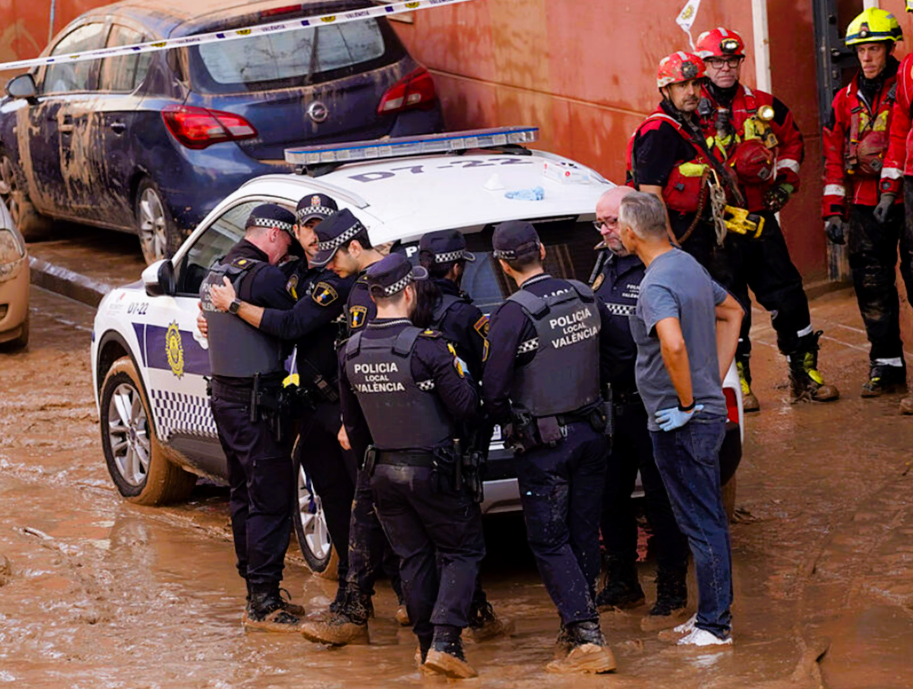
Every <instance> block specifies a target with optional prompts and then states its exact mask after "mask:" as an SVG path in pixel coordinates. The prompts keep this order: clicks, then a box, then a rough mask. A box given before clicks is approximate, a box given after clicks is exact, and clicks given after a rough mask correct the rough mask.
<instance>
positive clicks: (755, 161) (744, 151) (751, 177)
mask: <svg viewBox="0 0 913 689" xmlns="http://www.w3.org/2000/svg"><path fill="white" fill-rule="evenodd" d="M732 166H733V167H734V168H735V173H736V175H737V176H738V178H739V181H740V182H742V183H743V184H751V185H754V184H764V183H765V182H770V181H771V180H772V179H773V175H774V168H775V167H776V156H775V155H774V152H773V151H771V150H770V149H769V148H767V146H765V145H764V144H763V143H761V141H760V140H759V139H749V140H748V141H743V142H742V143H741V144H739V146H738V148H737V149H736V151H735V154H734V155H733V156H732Z"/></svg>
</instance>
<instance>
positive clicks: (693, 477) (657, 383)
mask: <svg viewBox="0 0 913 689" xmlns="http://www.w3.org/2000/svg"><path fill="white" fill-rule="evenodd" d="M618 223H619V226H620V227H621V240H622V243H623V244H624V246H625V248H626V249H627V250H628V251H630V252H632V253H635V254H637V256H638V257H639V258H640V260H641V261H643V263H644V265H645V266H646V267H647V270H646V274H645V276H644V279H643V281H642V282H641V286H640V296H639V297H638V300H637V308H636V310H635V314H634V316H633V317H632V318H631V334H632V335H633V336H634V342H635V343H636V344H637V364H636V367H635V376H636V379H637V389H638V390H639V391H640V395H641V397H642V398H643V401H644V405H645V406H646V408H647V411H648V414H649V426H650V439H651V440H652V442H653V455H654V458H655V459H656V467H657V469H659V473H660V476H662V479H663V484H664V485H665V487H666V492H667V493H668V494H669V501H670V503H671V504H672V510H673V512H674V513H675V519H676V521H677V522H678V526H679V528H680V529H681V531H682V533H684V534H685V536H687V537H688V546H689V547H690V548H691V553H692V555H693V556H694V571H695V574H696V575H697V587H698V601H699V603H698V611H697V615H695V617H694V618H692V619H691V620H689V621H688V622H686V623H685V624H683V625H680V626H678V627H676V628H675V630H676V631H677V632H679V633H681V635H682V637H681V638H680V639H678V644H679V645H683V646H696V647H704V646H718V645H729V644H731V643H732V636H731V633H732V615H731V614H730V612H729V607H730V605H731V604H732V553H731V548H730V543H729V523H728V520H727V518H726V510H725V509H724V508H723V500H722V497H721V495H720V447H721V446H722V444H723V435H724V433H725V424H726V402H725V398H724V397H723V390H722V386H721V384H720V381H721V380H722V378H723V376H724V374H725V372H726V370H727V369H728V368H729V366H730V365H731V364H732V359H733V356H734V355H735V348H736V345H737V343H738V339H739V326H740V325H741V322H742V307H741V306H739V304H738V302H737V301H735V299H733V297H732V296H731V295H729V294H727V293H726V291H725V290H724V289H722V288H721V287H720V286H719V285H717V284H716V283H714V282H713V280H711V279H710V276H709V275H708V274H707V271H706V270H704V269H703V268H702V267H701V266H700V265H699V264H698V263H697V261H696V260H695V259H694V258H692V257H691V256H689V255H688V254H686V253H684V252H682V251H679V250H678V249H673V248H672V246H671V245H670V244H669V239H668V235H667V223H668V220H667V218H666V211H665V208H664V206H663V204H662V202H661V201H660V200H659V199H658V198H657V197H656V196H654V195H653V194H645V193H640V192H636V193H633V194H628V195H627V196H626V197H625V198H624V199H623V200H622V202H621V209H620V213H619V218H618Z"/></svg>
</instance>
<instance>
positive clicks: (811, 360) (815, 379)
mask: <svg viewBox="0 0 913 689" xmlns="http://www.w3.org/2000/svg"><path fill="white" fill-rule="evenodd" d="M823 334H824V331H822V330H817V331H815V332H813V333H811V334H809V335H804V336H802V337H801V338H799V343H798V345H797V346H796V350H795V351H794V352H790V353H789V354H788V355H787V357H786V358H787V360H788V361H789V389H790V400H789V401H790V403H792V404H796V403H797V402H810V401H813V400H814V401H815V402H831V401H833V400H836V399H837V398H838V397H840V392H839V391H838V390H837V388H836V387H834V386H833V385H827V384H826V383H825V382H824V378H823V377H822V376H821V374H820V373H819V372H818V340H819V339H820V338H821V335H823Z"/></svg>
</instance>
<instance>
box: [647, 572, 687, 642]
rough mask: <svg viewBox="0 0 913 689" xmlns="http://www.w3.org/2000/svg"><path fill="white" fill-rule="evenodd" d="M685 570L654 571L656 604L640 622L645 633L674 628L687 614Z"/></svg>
mask: <svg viewBox="0 0 913 689" xmlns="http://www.w3.org/2000/svg"><path fill="white" fill-rule="evenodd" d="M687 606H688V570H687V568H684V567H683V568H674V569H673V568H668V567H659V568H657V571H656V602H655V603H654V604H653V607H652V608H650V612H649V613H648V614H647V615H645V616H644V618H643V619H642V620H641V621H640V628H641V629H642V630H643V631H645V632H652V631H656V630H658V629H667V628H669V627H674V626H675V625H676V624H678V623H679V622H681V621H682V620H683V619H684V618H685V615H686V614H687V612H686V609H687Z"/></svg>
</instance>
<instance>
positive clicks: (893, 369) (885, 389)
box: [860, 359, 907, 397]
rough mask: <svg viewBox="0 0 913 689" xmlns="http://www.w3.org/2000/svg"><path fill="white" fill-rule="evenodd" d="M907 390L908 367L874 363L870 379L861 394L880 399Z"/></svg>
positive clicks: (871, 367) (870, 370)
mask: <svg viewBox="0 0 913 689" xmlns="http://www.w3.org/2000/svg"><path fill="white" fill-rule="evenodd" d="M902 361H903V359H901V362H902ZM906 389H907V367H906V366H887V365H885V364H879V363H878V362H875V361H873V362H872V363H871V365H870V368H869V379H868V380H867V381H866V382H865V383H864V384H863V385H862V392H861V393H860V394H861V395H862V397H880V396H881V395H884V394H887V393H889V392H904V391H905V390H906Z"/></svg>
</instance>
